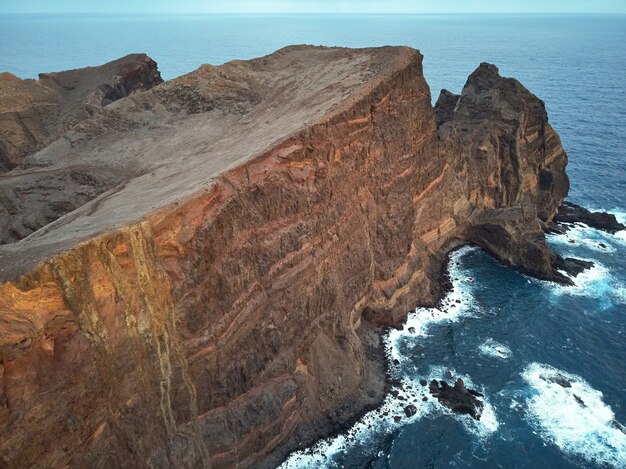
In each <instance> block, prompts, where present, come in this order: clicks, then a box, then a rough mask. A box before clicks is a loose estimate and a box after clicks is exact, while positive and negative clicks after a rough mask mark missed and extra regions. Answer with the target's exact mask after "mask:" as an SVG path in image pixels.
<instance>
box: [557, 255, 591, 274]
mask: <svg viewBox="0 0 626 469" xmlns="http://www.w3.org/2000/svg"><path fill="white" fill-rule="evenodd" d="M555 266H556V268H557V269H561V270H564V271H565V272H567V273H568V274H569V275H570V276H572V277H576V276H577V275H578V274H580V273H582V272H584V271H585V270H587V269H591V268H592V267H593V266H594V263H593V262H591V261H583V260H581V259H574V258H573V257H566V258H562V257H560V258H558V259H557V261H556V262H555Z"/></svg>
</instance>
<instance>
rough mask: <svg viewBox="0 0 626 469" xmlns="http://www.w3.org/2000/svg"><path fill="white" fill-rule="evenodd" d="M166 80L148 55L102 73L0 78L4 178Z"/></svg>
mask: <svg viewBox="0 0 626 469" xmlns="http://www.w3.org/2000/svg"><path fill="white" fill-rule="evenodd" d="M162 81H163V80H162V79H161V75H160V74H159V72H158V70H157V65H156V62H154V61H153V60H152V59H151V58H150V57H148V56H147V55H145V54H132V55H127V56H126V57H123V58H121V59H118V60H115V61H113V62H109V63H107V64H104V65H101V66H99V67H88V68H83V69H79V70H69V71H66V72H58V73H41V74H39V80H21V79H19V78H18V77H16V76H15V75H12V74H10V73H0V172H2V171H8V170H10V169H12V168H14V167H15V166H17V165H19V164H20V163H21V162H22V161H23V159H24V158H25V157H26V156H28V155H31V154H33V153H35V152H36V151H37V150H39V149H41V148H43V147H45V146H46V145H47V144H49V143H51V142H52V141H54V140H56V139H58V138H59V137H61V136H62V135H63V134H64V133H65V132H66V131H68V130H69V129H71V128H72V127H73V126H74V125H76V124H77V123H79V122H80V121H82V120H84V119H87V118H88V117H90V116H91V115H93V114H94V113H96V112H98V111H99V110H100V109H101V108H102V107H104V106H106V105H108V104H110V103H112V102H113V101H117V100H118V99H120V98H123V97H125V96H128V95H130V94H133V93H136V92H139V91H143V90H147V89H150V88H152V87H153V86H155V85H158V84H159V83H161V82H162Z"/></svg>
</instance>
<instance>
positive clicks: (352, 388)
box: [0, 46, 569, 467]
mask: <svg viewBox="0 0 626 469" xmlns="http://www.w3.org/2000/svg"><path fill="white" fill-rule="evenodd" d="M421 60H422V57H421V55H420V54H419V52H417V51H415V50H412V49H409V48H379V49H360V50H350V49H339V48H314V47H304V46H301V47H290V48H286V49H282V50H280V51H278V52H276V53H274V54H272V55H270V56H267V57H263V58H260V59H255V60H252V61H246V62H241V61H235V62H230V63H228V64H225V65H223V66H220V67H211V66H203V67H201V68H200V69H198V70H197V71H195V72H193V73H191V74H189V75H186V76H183V77H180V78H178V79H176V80H173V81H170V82H166V83H163V84H162V85H160V86H157V87H155V88H153V89H151V90H149V91H146V92H143V93H139V94H135V95H133V96H130V97H127V98H123V99H120V100H119V101H117V102H116V103H113V104H112V105H110V106H107V107H106V108H104V109H103V110H102V111H101V112H98V113H97V114H95V115H94V116H92V117H91V118H89V119H87V120H85V121H83V122H82V123H81V124H79V125H78V126H75V128H74V129H72V130H71V131H70V132H68V133H67V134H65V137H64V138H63V139H61V140H59V141H57V142H55V143H53V144H52V145H49V146H48V147H46V148H45V149H44V150H42V151H40V152H38V153H36V154H34V155H32V156H31V157H29V158H27V159H26V160H25V163H24V164H25V166H24V168H23V169H19V170H17V171H16V170H14V171H13V172H11V173H9V174H8V175H7V176H5V177H4V178H3V179H0V188H1V189H2V190H3V191H5V193H6V191H8V190H9V189H10V188H12V190H13V191H15V187H17V186H19V187H21V188H22V189H21V190H25V188H26V189H27V190H30V191H33V192H37V191H40V190H41V189H40V187H41V186H42V185H45V184H44V182H43V181H46V180H48V179H46V178H54V177H57V176H58V174H68V173H69V174H71V172H72V171H78V168H80V171H81V174H82V175H84V176H82V177H91V178H94V179H95V180H96V181H98V182H97V184H102V187H103V188H104V191H105V192H103V193H102V194H101V195H100V196H97V197H95V198H94V199H92V200H89V201H88V202H86V203H84V204H83V205H82V206H81V207H79V208H77V209H75V210H73V211H70V210H68V213H67V214H65V215H62V216H60V217H59V218H58V219H56V220H54V221H52V222H51V223H49V224H47V225H41V224H42V221H41V219H37V220H35V222H34V223H35V226H33V227H32V229H33V230H34V232H33V233H32V234H31V235H30V236H27V237H26V238H24V239H22V240H21V241H19V242H14V243H10V244H5V245H4V246H1V247H0V280H2V283H1V284H0V332H1V334H0V360H1V361H0V435H1V436H2V438H0V460H1V461H2V463H3V465H5V466H7V467H23V466H30V465H40V466H45V467H47V466H65V465H68V466H70V467H84V466H89V467H92V466H93V467H110V466H121V467H148V466H150V467H196V466H203V465H204V466H209V465H212V466H214V467H226V466H234V465H237V464H238V465H240V466H242V467H250V466H255V467H259V466H260V467H269V466H272V465H274V464H276V463H278V462H280V459H281V458H282V457H284V456H285V455H286V454H287V452H288V451H289V450H291V449H294V448H296V447H297V446H298V445H300V444H308V443H310V442H311V440H312V439H313V438H317V437H319V436H321V435H322V434H323V433H325V432H328V431H330V430H331V429H332V428H333V426H336V425H337V424H338V423H341V422H344V421H346V419H349V418H350V417H351V416H352V415H354V413H356V412H359V411H360V410H362V409H364V408H365V407H367V406H370V405H375V404H376V402H377V400H378V399H380V396H381V393H382V392H383V385H384V382H383V381H384V378H383V370H382V367H381V363H380V355H381V350H380V344H379V341H378V332H377V329H376V328H377V327H379V326H381V325H396V324H399V323H400V322H401V321H402V320H403V319H404V318H405V317H406V314H407V312H408V311H409V310H411V309H412V308H414V307H415V306H417V305H427V304H432V303H433V302H435V301H437V299H438V298H439V296H440V293H441V290H442V288H443V287H442V283H441V282H440V273H441V269H442V267H443V265H444V263H445V259H446V253H447V252H448V251H449V250H450V249H451V248H453V247H454V246H456V245H459V244H460V243H463V242H467V241H470V242H475V243H478V244H479V245H481V246H482V247H484V248H485V249H486V250H488V251H489V252H491V253H492V254H494V255H495V256H497V257H498V258H500V259H502V260H503V261H504V262H506V263H507V264H509V265H511V266H513V267H516V268H520V269H522V270H524V271H525V272H527V273H529V274H531V275H535V276H538V277H541V278H545V279H550V280H557V281H569V280H568V278H566V277H564V276H563V274H562V273H560V272H559V270H558V269H563V268H564V267H563V266H564V264H565V261H563V260H562V259H560V258H559V257H558V256H556V255H555V254H553V253H551V252H550V251H549V249H548V248H547V247H546V245H545V242H544V238H543V232H542V228H543V227H544V226H545V223H549V222H550V221H551V220H552V218H553V217H554V215H555V213H556V211H557V207H558V205H559V204H560V203H561V202H562V200H563V198H564V197H565V195H566V193H567V189H568V182H567V177H566V175H565V172H564V169H565V165H566V155H565V152H564V151H563V149H562V147H561V145H560V143H559V139H558V136H557V135H556V133H555V132H554V130H553V129H552V128H551V127H550V126H549V124H548V121H547V116H546V113H545V109H544V106H543V103H542V102H541V101H540V100H539V99H537V98H536V97H535V96H533V95H532V94H531V93H530V92H528V91H527V90H526V89H525V88H523V86H522V85H520V84H519V83H518V82H517V81H515V80H511V79H506V78H502V77H500V76H499V74H498V71H497V69H496V68H495V67H494V66H492V65H486V64H483V65H481V66H480V67H479V68H478V69H477V70H476V72H474V73H473V74H472V75H471V76H470V77H469V79H468V82H467V84H466V85H465V87H464V89H463V91H462V93H461V95H460V96H455V95H452V94H451V93H447V94H446V95H445V96H443V97H442V98H441V99H440V100H439V101H438V105H437V108H436V109H433V107H432V105H431V96H430V91H429V88H428V86H427V84H426V82H425V81H424V78H423V74H422V65H421ZM68 141H69V142H72V144H71V145H70V144H69V143H68ZM32 166H36V167H37V169H36V170H29V169H28V167H32ZM29 173H30V174H31V175H32V174H33V173H34V174H36V176H37V178H38V179H36V180H34V179H33V180H32V181H35V182H34V183H33V182H29V180H28V179H27V178H26V175H28V174H29ZM103 175H104V176H103ZM108 175H111V176H110V177H109V176H108ZM79 179H80V178H79ZM16 181H17V182H16ZM83 181H84V180H83ZM81 184H82V182H81V183H80V184H74V183H70V184H69V185H68V187H67V188H66V189H64V197H71V196H72V193H74V192H79V191H80V187H82V186H81ZM94 184H96V183H94ZM16 185H17V186H16ZM87 185H89V183H87ZM42 199H43V198H42ZM28 200H30V199H28ZM33 200H34V199H33ZM45 203H46V201H45V200H40V201H34V202H28V201H26V202H23V204H24V205H22V206H21V207H19V208H17V209H15V210H13V211H11V210H7V213H8V214H5V215H4V216H5V217H6V218H5V220H7V222H8V223H14V224H15V225H16V226H20V224H22V225H23V220H24V219H25V218H27V217H28V216H29V215H28V207H30V206H31V205H32V206H33V207H35V206H37V207H40V206H41V204H44V206H45ZM69 208H71V207H69ZM37 225H41V226H37Z"/></svg>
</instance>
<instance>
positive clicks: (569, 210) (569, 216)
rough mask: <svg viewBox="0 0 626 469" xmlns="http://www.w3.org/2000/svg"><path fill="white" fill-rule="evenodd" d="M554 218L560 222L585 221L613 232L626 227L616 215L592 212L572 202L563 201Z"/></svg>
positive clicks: (600, 228) (596, 227) (593, 226)
mask: <svg viewBox="0 0 626 469" xmlns="http://www.w3.org/2000/svg"><path fill="white" fill-rule="evenodd" d="M554 219H555V221H557V222H558V223H584V224H585V225H587V226H590V227H591V228H595V229H597V230H602V231H606V232H607V233H612V234H614V233H617V232H618V231H621V230H624V229H626V226H624V225H623V224H621V223H620V222H618V221H617V219H616V218H615V215H612V214H610V213H605V212H591V211H589V210H587V209H586V208H584V207H581V206H580V205H576V204H574V203H572V202H563V204H562V205H561V206H560V207H559V210H558V212H557V214H556V216H555V217H554ZM566 229H567V227H566Z"/></svg>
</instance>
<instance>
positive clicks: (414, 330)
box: [387, 246, 477, 362]
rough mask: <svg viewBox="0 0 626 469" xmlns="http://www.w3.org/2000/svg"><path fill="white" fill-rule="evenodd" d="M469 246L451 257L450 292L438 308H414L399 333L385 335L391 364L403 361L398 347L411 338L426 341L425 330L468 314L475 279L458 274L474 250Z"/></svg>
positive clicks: (392, 332) (393, 330) (397, 331)
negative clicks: (461, 265) (392, 361)
mask: <svg viewBox="0 0 626 469" xmlns="http://www.w3.org/2000/svg"><path fill="white" fill-rule="evenodd" d="M476 249H477V248H475V247H472V246H463V247H462V248H460V249H458V250H456V251H454V252H453V253H452V254H451V255H450V263H449V267H448V273H449V276H450V279H451V282H452V289H451V290H450V291H449V292H448V293H447V294H446V296H445V297H444V298H443V300H442V301H441V305H440V306H439V307H437V308H417V309H416V310H415V311H413V312H412V313H409V315H408V318H407V321H406V324H405V325H404V327H403V329H402V330H397V329H392V330H391V331H389V333H388V335H387V351H388V354H389V356H390V357H391V359H392V360H397V361H399V362H402V361H403V356H402V354H401V352H400V349H399V347H400V343H401V342H402V341H403V340H406V339H408V338H411V337H426V336H427V335H428V328H429V327H430V326H432V325H433V324H437V323H442V322H456V321H458V320H459V319H460V318H461V317H464V316H467V315H468V314H470V313H471V306H472V303H473V298H472V285H473V283H474V279H473V278H472V277H468V276H467V275H464V274H463V273H462V272H461V268H460V267H459V265H458V263H459V261H460V259H461V258H462V257H463V256H464V255H466V254H467V253H469V252H472V251H473V250H476Z"/></svg>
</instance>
